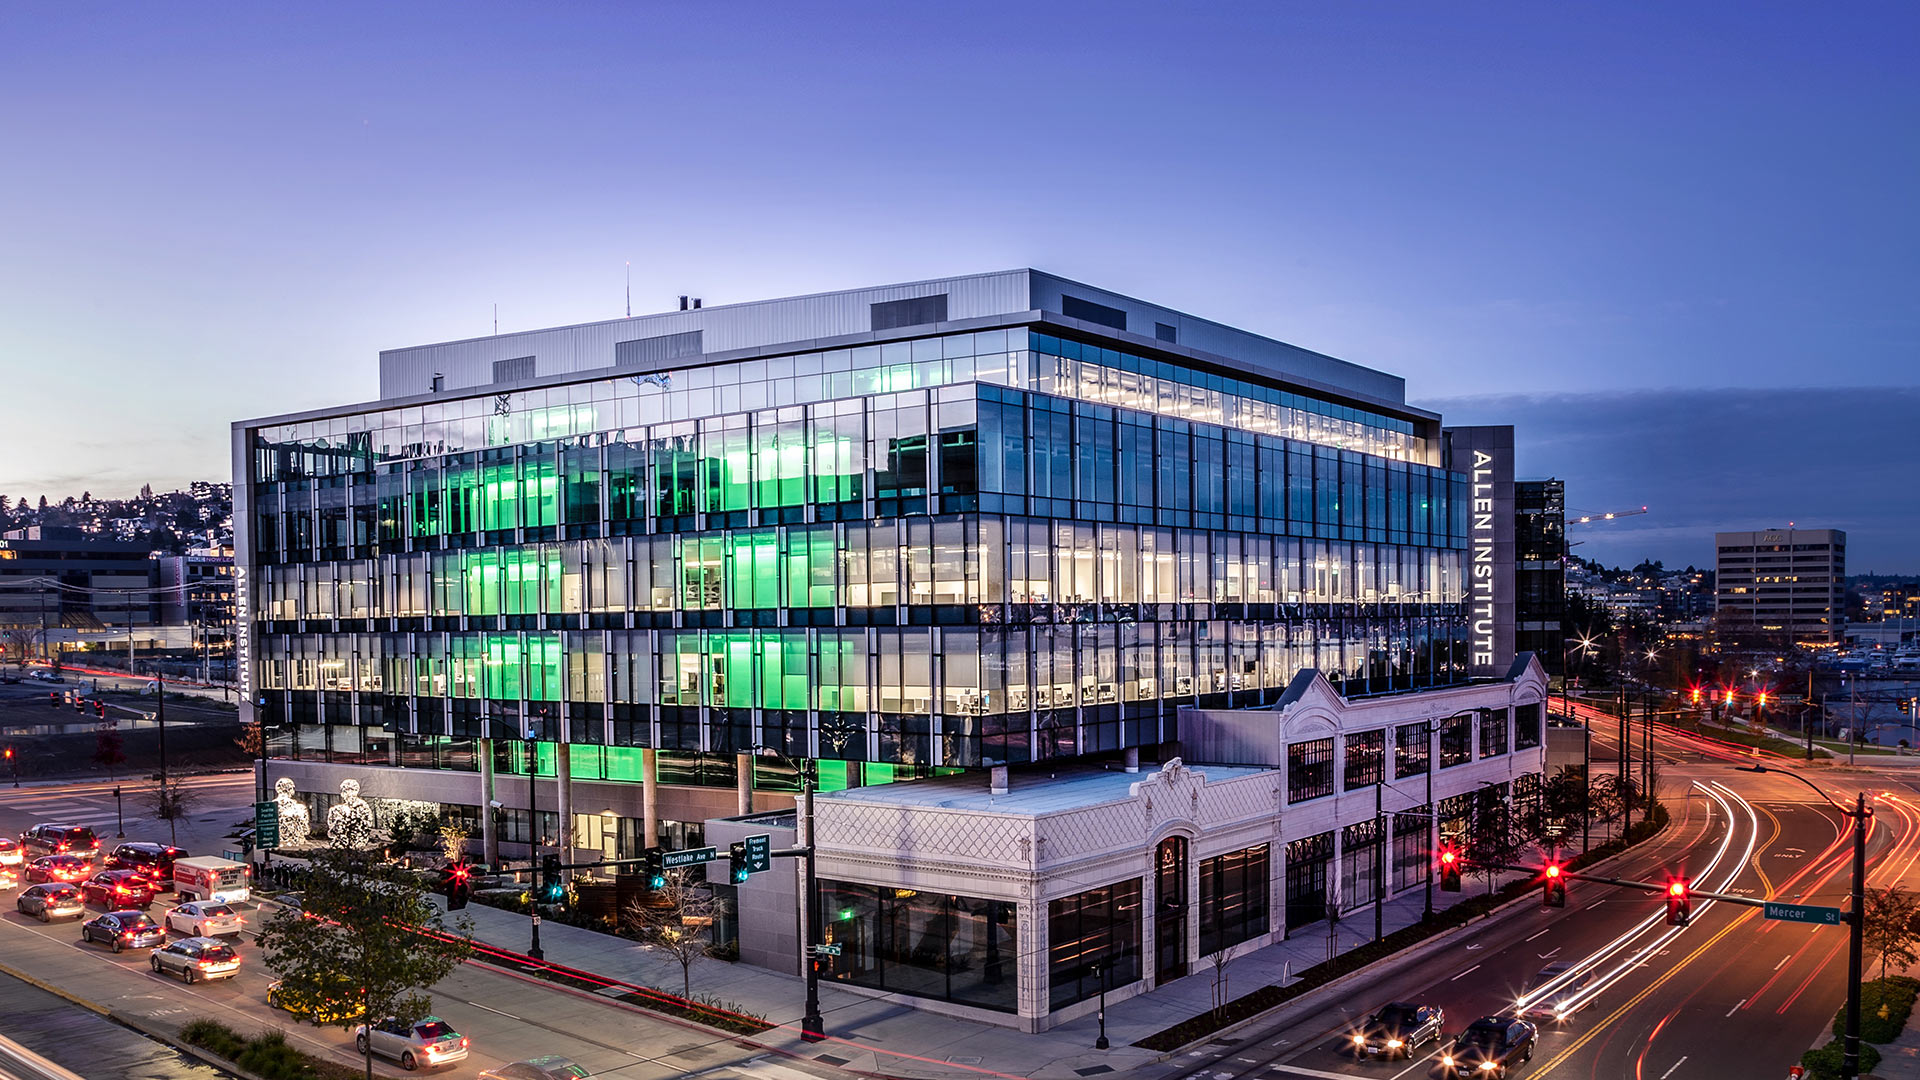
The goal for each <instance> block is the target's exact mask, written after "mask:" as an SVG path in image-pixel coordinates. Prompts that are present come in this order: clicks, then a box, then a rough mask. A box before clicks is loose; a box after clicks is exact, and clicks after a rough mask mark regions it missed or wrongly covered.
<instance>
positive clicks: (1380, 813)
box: [1373, 735, 1387, 941]
mask: <svg viewBox="0 0 1920 1080" xmlns="http://www.w3.org/2000/svg"><path fill="white" fill-rule="evenodd" d="M1386 786H1387V755H1386V736H1384V735H1382V736H1381V754H1380V778H1379V779H1378V780H1375V781H1374V784H1373V836H1374V844H1373V940H1375V941H1379V940H1380V938H1381V935H1382V934H1383V933H1384V923H1385V919H1386V916H1385V910H1384V907H1385V904H1386V902H1387V883H1386V881H1385V880H1384V879H1383V878H1382V876H1381V873H1380V864H1381V861H1382V856H1384V855H1386V853H1387V826H1386V817H1385V816H1384V810H1385V807H1383V806H1382V805H1381V799H1382V797H1383V796H1384V794H1385V792H1384V791H1383V789H1384V788H1385V787H1386Z"/></svg>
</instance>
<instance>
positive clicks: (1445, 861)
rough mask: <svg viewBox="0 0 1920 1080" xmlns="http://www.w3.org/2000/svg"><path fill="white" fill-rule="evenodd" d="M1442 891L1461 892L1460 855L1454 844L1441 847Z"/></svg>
mask: <svg viewBox="0 0 1920 1080" xmlns="http://www.w3.org/2000/svg"><path fill="white" fill-rule="evenodd" d="M1440 891H1441V892H1459V891H1460V853H1459V852H1458V851H1455V850H1454V849H1453V845H1452V844H1442V845H1440Z"/></svg>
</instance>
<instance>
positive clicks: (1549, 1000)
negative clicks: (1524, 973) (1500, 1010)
mask: <svg viewBox="0 0 1920 1080" xmlns="http://www.w3.org/2000/svg"><path fill="white" fill-rule="evenodd" d="M1571 970H1573V964H1572V963H1570V962H1568V961H1564V960H1556V961H1554V962H1553V963H1551V964H1548V965H1547V966H1546V967H1543V968H1541V969H1540V974H1538V975H1535V976H1534V977H1533V981H1532V982H1530V983H1528V984H1527V989H1526V991H1525V992H1524V993H1522V994H1521V995H1520V1000H1521V1001H1525V1002H1527V1006H1526V1008H1524V1009H1521V1010H1520V1016H1521V1018H1522V1019H1526V1020H1552V1021H1555V1022H1559V1021H1564V1020H1566V1019H1567V1018H1568V1017H1570V1016H1572V1015H1573V1014H1574V1013H1577V1012H1579V1011H1580V1010H1581V1009H1584V1008H1586V1007H1587V1006H1589V1005H1591V1004H1593V998H1592V997H1590V996H1588V995H1587V989H1588V988H1589V987H1591V986H1592V985H1593V984H1594V983H1595V982H1596V981H1597V980H1598V979H1599V978H1600V972H1599V970H1598V969H1593V970H1588V971H1585V972H1582V973H1580V974H1579V975H1575V976H1574V977H1573V978H1571V979H1568V980H1566V982H1565V984H1564V985H1561V986H1556V987H1554V988H1553V989H1552V990H1551V991H1549V992H1547V993H1545V994H1542V995H1540V996H1539V998H1538V999H1537V1000H1530V999H1532V998H1533V996H1534V993H1535V992H1536V991H1537V990H1538V989H1539V988H1540V987H1543V986H1546V985H1547V984H1548V983H1550V982H1552V981H1553V980H1555V979H1558V978H1560V977H1561V976H1562V975H1565V974H1566V973H1567V972H1569V971H1571Z"/></svg>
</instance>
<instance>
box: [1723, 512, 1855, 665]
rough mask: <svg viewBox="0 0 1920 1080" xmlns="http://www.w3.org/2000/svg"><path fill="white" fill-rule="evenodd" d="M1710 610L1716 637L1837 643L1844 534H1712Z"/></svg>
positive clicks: (1832, 531) (1784, 531) (1794, 531)
mask: <svg viewBox="0 0 1920 1080" xmlns="http://www.w3.org/2000/svg"><path fill="white" fill-rule="evenodd" d="M1713 539H1714V549H1715V551H1716V553H1717V562H1716V566H1717V568H1718V574H1717V575H1716V577H1717V582H1718V585H1717V590H1716V593H1715V604H1714V609H1715V613H1716V614H1717V615H1718V617H1719V621H1720V625H1721V631H1722V633H1731V634H1736V635H1737V634H1740V633H1742V632H1743V631H1745V632H1747V633H1751V634H1753V635H1756V636H1766V637H1778V638H1781V639H1784V640H1789V641H1795V642H1805V643H1809V644H1820V645H1827V644H1837V643H1838V642H1839V641H1840V639H1841V632H1842V629H1843V627H1842V623H1843V618H1842V615H1843V612H1844V610H1845V609H1844V607H1843V606H1842V605H1843V603H1844V597H1845V594H1846V579H1847V534H1846V533H1844V532H1842V531H1840V530H1839V529H1792V528H1787V529H1766V530H1763V531H1760V532H1725V533H1715V534H1714V537H1713Z"/></svg>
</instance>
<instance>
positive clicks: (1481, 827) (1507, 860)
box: [1466, 788, 1527, 895]
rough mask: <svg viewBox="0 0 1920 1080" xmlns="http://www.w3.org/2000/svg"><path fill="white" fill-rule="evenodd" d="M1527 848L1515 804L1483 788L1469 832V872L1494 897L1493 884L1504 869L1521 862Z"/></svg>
mask: <svg viewBox="0 0 1920 1080" xmlns="http://www.w3.org/2000/svg"><path fill="white" fill-rule="evenodd" d="M1526 845H1527V838H1526V836H1525V834H1524V833H1523V832H1522V831H1521V829H1520V828H1519V823H1518V821H1517V819H1516V817H1515V815H1514V812H1513V805H1512V804H1511V803H1510V802H1508V801H1507V800H1506V799H1505V798H1503V797H1502V796H1501V794H1500V793H1499V792H1496V791H1495V790H1494V789H1492V788H1481V789H1480V797H1479V798H1478V799H1476V800H1475V802H1474V811H1473V818H1472V821H1471V824H1470V825H1469V826H1468V830H1467V844H1466V857H1467V872H1468V873H1469V874H1472V875H1473V876H1474V877H1477V878H1479V879H1481V880H1483V881H1485V882H1486V883H1487V893H1488V895H1492V893H1493V883H1494V882H1495V881H1498V880H1499V879H1500V875H1501V874H1503V873H1505V872H1506V871H1505V870H1502V869H1501V867H1503V866H1511V865H1513V864H1514V863H1516V862H1518V861H1519V859H1520V854H1521V852H1522V851H1524V850H1525V849H1526Z"/></svg>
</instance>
